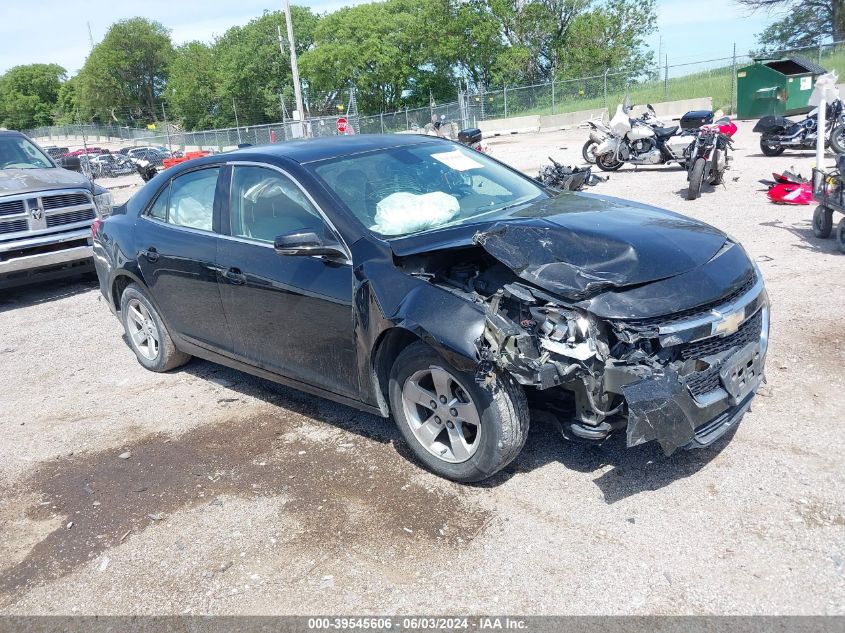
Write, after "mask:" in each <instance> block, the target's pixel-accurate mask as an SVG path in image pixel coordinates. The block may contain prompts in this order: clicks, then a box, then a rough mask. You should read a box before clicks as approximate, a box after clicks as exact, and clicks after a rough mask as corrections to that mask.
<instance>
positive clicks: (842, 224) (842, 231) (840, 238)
mask: <svg viewBox="0 0 845 633" xmlns="http://www.w3.org/2000/svg"><path fill="white" fill-rule="evenodd" d="M836 245H837V246H838V247H839V252H840V253H845V218H842V219H841V220H839V224H837V225H836Z"/></svg>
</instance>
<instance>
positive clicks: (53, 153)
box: [41, 145, 70, 160]
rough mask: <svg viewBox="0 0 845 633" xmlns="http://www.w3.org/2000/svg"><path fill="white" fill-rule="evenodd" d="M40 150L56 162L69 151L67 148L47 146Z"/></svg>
mask: <svg viewBox="0 0 845 633" xmlns="http://www.w3.org/2000/svg"><path fill="white" fill-rule="evenodd" d="M41 149H43V150H44V151H45V152H47V155H48V156H49V157H50V158H52V159H53V160H58V159H59V158H61V157H62V156H64V155H65V154H67V153H68V152H69V151H70V150H69V149H68V148H67V147H57V146H56V145H48V146H47V147H42V148H41Z"/></svg>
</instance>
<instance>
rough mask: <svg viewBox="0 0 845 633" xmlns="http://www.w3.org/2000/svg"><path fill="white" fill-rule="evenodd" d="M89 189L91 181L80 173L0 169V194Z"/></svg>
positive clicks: (62, 170) (58, 168)
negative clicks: (77, 188)
mask: <svg viewBox="0 0 845 633" xmlns="http://www.w3.org/2000/svg"><path fill="white" fill-rule="evenodd" d="M72 187H79V188H83V189H90V188H91V183H90V182H89V181H88V179H87V178H86V177H85V176H83V175H82V174H80V173H77V172H75V171H70V170H68V169H61V168H60V167H55V168H50V169H0V196H10V195H14V194H20V193H31V192H36V191H48V190H50V189H69V188H72Z"/></svg>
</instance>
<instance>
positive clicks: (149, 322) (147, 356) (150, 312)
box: [120, 284, 191, 372]
mask: <svg viewBox="0 0 845 633" xmlns="http://www.w3.org/2000/svg"><path fill="white" fill-rule="evenodd" d="M120 320H121V321H122V322H123V329H124V331H125V332H126V338H127V339H128V340H129V346H130V347H131V348H132V351H133V352H135V356H136V357H137V358H138V362H139V363H141V365H143V366H144V367H145V368H146V369H149V370H150V371H155V372H164V371H170V370H171V369H175V368H176V367H181V366H182V365H184V364H185V363H187V362H188V361H189V360H191V356H190V355H189V354H185V353H184V352H180V351H179V350H178V349H176V346H175V345H174V344H173V339H171V338H170V334H169V332H168V331H167V327H166V326H165V325H164V322H163V321H162V320H161V317H160V316H159V314H158V311H157V310H156V309H155V306H153V304H152V302H151V301H150V300H149V298H148V297H147V295H146V294H145V293H144V291H143V290H142V289H141V287H140V286H138V285H137V284H129V285H128V286H127V287H126V289H125V290H124V291H123V294H122V295H121V297H120Z"/></svg>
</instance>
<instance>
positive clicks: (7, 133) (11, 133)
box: [0, 130, 26, 136]
mask: <svg viewBox="0 0 845 633" xmlns="http://www.w3.org/2000/svg"><path fill="white" fill-rule="evenodd" d="M0 136H26V134H24V133H23V132H18V131H17V130H0Z"/></svg>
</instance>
